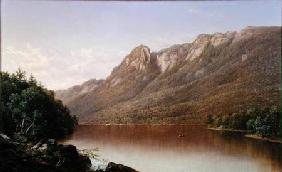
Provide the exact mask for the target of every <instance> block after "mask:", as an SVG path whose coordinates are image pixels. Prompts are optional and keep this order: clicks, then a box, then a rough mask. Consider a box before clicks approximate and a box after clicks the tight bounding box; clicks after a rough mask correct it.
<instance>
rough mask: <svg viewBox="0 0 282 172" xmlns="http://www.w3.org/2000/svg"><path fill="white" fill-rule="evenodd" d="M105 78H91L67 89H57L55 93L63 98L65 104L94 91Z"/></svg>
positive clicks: (57, 96)
mask: <svg viewBox="0 0 282 172" xmlns="http://www.w3.org/2000/svg"><path fill="white" fill-rule="evenodd" d="M103 81H104V80H96V79H90V80H88V81H86V82H84V83H83V84H81V85H75V86H72V87H70V88H68V89H66V90H56V91H55V95H56V98H57V99H60V100H62V101H63V102H64V103H65V104H68V102H69V101H72V100H73V99H75V98H77V97H79V96H80V95H83V94H87V93H88V92H91V91H94V90H95V89H96V88H97V87H98V86H99V85H100V84H101V83H103Z"/></svg>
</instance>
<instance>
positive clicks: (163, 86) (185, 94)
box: [64, 27, 281, 123]
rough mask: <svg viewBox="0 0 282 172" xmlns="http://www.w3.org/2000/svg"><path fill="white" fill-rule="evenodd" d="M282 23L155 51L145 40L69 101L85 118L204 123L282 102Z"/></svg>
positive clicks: (92, 120) (88, 120) (202, 37)
mask: <svg viewBox="0 0 282 172" xmlns="http://www.w3.org/2000/svg"><path fill="white" fill-rule="evenodd" d="M280 49H281V27H247V28H245V29H243V30H242V31H240V32H227V33H215V34H202V35H199V36H198V37H197V38H196V39H195V40H194V41H193V42H192V43H185V44H179V45H174V46H172V47H170V48H166V49H163V50H160V51H158V52H150V49H149V48H148V47H146V46H144V45H140V46H138V47H136V48H135V49H133V50H132V52H130V53H129V55H127V56H126V57H125V59H124V60H123V61H122V63H121V64H120V65H119V66H118V67H116V68H115V69H114V70H113V71H112V73H111V75H110V76H109V77H108V78H107V79H106V80H105V81H104V82H102V83H101V84H100V85H99V86H98V87H97V88H96V89H93V90H89V91H88V92H87V94H82V95H78V96H76V97H75V98H73V99H71V101H66V100H65V101H64V102H65V103H66V104H67V105H68V106H69V107H70V109H71V112H72V113H74V114H78V115H79V117H80V121H81V122H82V123H201V122H203V121H204V120H203V119H204V118H205V117H206V116H207V115H208V114H213V115H218V114H222V115H225V114H230V113H232V112H238V111H244V110H246V109H247V108H248V107H251V106H262V107H264V106H271V105H276V106H279V81H280V80H279V76H280V75H279V73H280V71H279V69H280Z"/></svg>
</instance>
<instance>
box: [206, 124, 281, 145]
mask: <svg viewBox="0 0 282 172" xmlns="http://www.w3.org/2000/svg"><path fill="white" fill-rule="evenodd" d="M207 129H208V130H212V131H227V132H237V133H245V134H244V137H245V138H247V139H254V140H260V141H265V142H270V143H278V144H282V138H281V139H280V138H267V137H261V136H258V135H256V134H248V133H250V131H248V130H234V129H226V128H213V127H208V128H207Z"/></svg>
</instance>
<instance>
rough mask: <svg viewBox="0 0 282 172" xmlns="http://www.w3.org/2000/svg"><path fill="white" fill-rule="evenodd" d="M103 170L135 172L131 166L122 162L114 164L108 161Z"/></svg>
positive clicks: (107, 171)
mask: <svg viewBox="0 0 282 172" xmlns="http://www.w3.org/2000/svg"><path fill="white" fill-rule="evenodd" d="M105 172H137V171H136V170H134V169H133V168H130V167H127V166H124V165H122V164H116V163H113V162H109V164H108V166H107V168H106V170H105Z"/></svg>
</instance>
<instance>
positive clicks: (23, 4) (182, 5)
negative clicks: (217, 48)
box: [1, 0, 281, 89]
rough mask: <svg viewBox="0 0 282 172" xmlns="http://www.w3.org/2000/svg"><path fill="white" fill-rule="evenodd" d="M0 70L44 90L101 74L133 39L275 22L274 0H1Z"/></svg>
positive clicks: (162, 41) (165, 42)
mask: <svg viewBox="0 0 282 172" xmlns="http://www.w3.org/2000/svg"><path fill="white" fill-rule="evenodd" d="M1 8H2V9H1V19H2V50H3V51H2V63H3V64H2V69H3V70H5V71H9V72H14V71H15V70H16V69H17V68H18V67H21V68H23V69H24V70H26V71H27V72H28V73H32V74H33V75H35V77H37V78H38V79H39V80H41V81H42V83H43V84H44V85H45V86H46V87H48V88H50V89H59V88H67V87H69V86H72V85H75V84H79V83H81V82H83V81H85V80H88V79H90V78H97V79H100V78H105V77H106V76H108V75H109V73H110V72H111V70H112V68H113V67H114V66H117V65H118V64H119V63H120V62H121V61H122V59H123V58H124V57H125V56H126V55H127V54H128V53H129V52H130V50H132V49H133V48H134V47H136V46H138V45H139V44H144V45H147V46H149V47H150V49H151V51H157V50H160V49H162V48H166V47H168V46H171V45H173V44H177V43H185V42H191V41H193V40H194V39H195V37H196V36H197V35H198V34H201V33H214V32H226V31H236V30H237V31H238V30H240V29H242V28H244V27H246V26H262V25H263V26H281V2H280V1H279V0H277V1H276V0H273V1H221V2H220V1H217V2H211V1H201V2H196V1H192V2H182V1H181V2H180V1H179V2H89V1H58V2H57V1H40V2H38V1H8V0H2V6H1Z"/></svg>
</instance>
